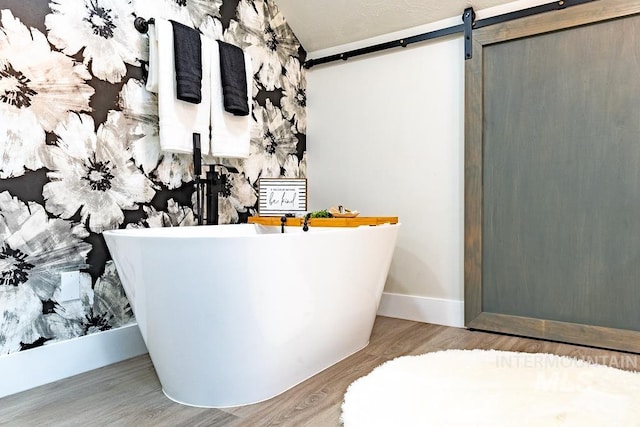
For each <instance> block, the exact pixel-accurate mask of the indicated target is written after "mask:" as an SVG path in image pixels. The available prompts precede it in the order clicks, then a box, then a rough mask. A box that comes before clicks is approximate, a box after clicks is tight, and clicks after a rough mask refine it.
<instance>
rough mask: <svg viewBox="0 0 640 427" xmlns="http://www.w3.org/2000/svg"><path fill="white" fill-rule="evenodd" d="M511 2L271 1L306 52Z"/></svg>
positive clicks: (440, 0) (447, 0) (400, 0)
mask: <svg viewBox="0 0 640 427" xmlns="http://www.w3.org/2000/svg"><path fill="white" fill-rule="evenodd" d="M512 1H513V0H384V1H383V0H275V2H276V4H277V5H278V7H279V8H280V11H281V12H282V14H283V15H284V17H285V19H286V20H287V22H288V23H289V25H290V26H291V29H292V30H293V32H294V33H295V34H296V36H298V39H299V40H300V42H301V43H302V46H304V48H305V49H306V50H307V52H314V51H317V50H321V49H327V48H330V47H335V46H339V45H343V44H346V43H351V42H355V41H359V40H364V39H367V38H370V37H375V36H379V35H382V34H387V33H391V32H394V31H399V30H404V29H407V28H411V27H417V26H419V25H424V24H431V23H433V22H436V21H440V20H442V19H446V18H452V17H456V16H460V18H461V19H462V12H463V11H464V9H466V8H467V7H473V8H474V10H476V11H477V10H481V9H486V8H489V7H493V6H498V5H503V4H506V3H510V2H512Z"/></svg>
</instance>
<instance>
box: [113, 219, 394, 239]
mask: <svg viewBox="0 0 640 427" xmlns="http://www.w3.org/2000/svg"><path fill="white" fill-rule="evenodd" d="M401 225H402V223H400V222H397V223H395V224H392V223H388V222H387V223H384V224H377V225H358V226H356V227H318V226H315V227H314V226H313V225H309V230H308V232H310V233H345V232H354V231H357V230H362V229H364V228H369V227H399V226H401ZM214 227H225V228H231V227H234V228H236V229H237V230H240V228H242V229H243V231H244V230H255V231H257V230H259V229H260V228H266V229H273V230H275V229H277V230H279V229H280V227H281V226H280V225H261V224H221V225H187V226H180V227H149V228H120V229H114V230H105V231H103V234H104V235H107V236H130V237H136V238H143V239H160V238H161V239H185V238H189V239H211V238H215V239H238V238H243V237H257V238H261V239H264V238H280V237H281V236H282V234H289V235H290V236H291V235H302V234H306V233H307V232H305V231H303V230H302V227H301V226H293V225H287V226H285V231H289V232H288V233H287V232H285V233H278V232H274V233H259V232H255V233H251V232H242V233H238V234H215V233H203V234H199V235H190V234H189V235H185V234H181V233H179V230H181V231H186V230H190V231H191V230H194V229H200V230H213V229H214ZM275 236H278V237H275Z"/></svg>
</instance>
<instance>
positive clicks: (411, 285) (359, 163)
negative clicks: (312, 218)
mask: <svg viewBox="0 0 640 427" xmlns="http://www.w3.org/2000/svg"><path fill="white" fill-rule="evenodd" d="M541 3H546V2H545V1H530V0H527V1H519V2H514V3H511V4H509V5H506V6H501V7H499V8H492V9H487V10H485V11H476V12H477V19H482V18H485V17H489V16H493V15H497V14H502V13H506V12H509V11H512V10H517V9H523V8H526V7H531V6H535V5H537V4H541ZM461 15H462V11H461ZM458 23H460V18H452V19H451V20H446V21H441V22H440V23H436V24H432V25H431V26H425V27H422V28H419V29H413V31H412V30H407V31H404V32H403V33H394V34H393V35H388V36H386V37H378V38H376V39H371V40H368V41H363V42H360V43H356V44H351V45H348V46H341V47H338V48H335V49H329V50H324V51H319V52H312V53H310V55H309V57H310V58H318V57H321V56H325V55H329V54H334V53H337V52H342V51H346V50H350V49H354V48H358V47H362V46H368V45H372V44H375V43H380V42H383V41H388V40H394V39H398V38H400V37H405V36H407V35H415V34H419V33H421V32H426V31H430V30H432V29H434V28H442V27H445V26H449V25H455V24H458ZM307 106H308V110H307V120H308V122H307V150H308V151H307V156H308V171H307V174H308V179H309V207H310V209H311V210H317V209H323V208H327V207H329V206H332V205H336V204H342V205H344V206H346V207H348V208H351V209H357V210H359V211H361V212H362V214H363V215H397V216H399V217H400V221H401V222H402V224H403V225H402V229H401V232H400V235H399V239H398V244H397V247H396V252H395V255H394V258H393V262H392V266H391V271H390V273H389V279H388V281H387V285H386V287H385V293H386V295H385V298H386V301H385V299H383V305H382V307H381V310H383V314H387V315H396V317H404V318H414V319H416V320H423V321H429V322H433V323H441V324H449V325H453V326H462V325H463V319H462V312H463V297H464V283H463V280H464V274H463V262H464V256H463V255H464V254H463V239H464V214H463V211H464V156H463V153H464V44H463V38H462V35H461V34H460V35H454V36H450V37H447V38H440V39H435V40H431V41H427V42H422V43H418V44H414V45H410V46H408V47H406V48H395V49H390V50H386V51H382V52H378V53H375V54H370V55H366V56H361V57H356V58H351V59H349V60H347V61H338V62H333V63H329V64H325V65H320V66H316V67H313V68H312V69H310V70H309V71H308V74H307ZM390 298H391V300H392V301H391V300H390ZM390 301H391V302H392V303H390ZM396 303H397V304H396ZM390 307H391V308H390ZM430 313H431V314H430ZM433 313H438V314H436V315H433Z"/></svg>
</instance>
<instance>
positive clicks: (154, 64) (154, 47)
mask: <svg viewBox="0 0 640 427" xmlns="http://www.w3.org/2000/svg"><path fill="white" fill-rule="evenodd" d="M147 35H148V36H149V75H148V76H147V83H146V85H145V86H146V88H147V90H148V91H149V92H153V93H158V69H159V68H160V67H159V66H158V38H157V37H156V26H155V24H154V23H149V30H148V31H147Z"/></svg>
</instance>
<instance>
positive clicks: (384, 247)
mask: <svg viewBox="0 0 640 427" xmlns="http://www.w3.org/2000/svg"><path fill="white" fill-rule="evenodd" d="M398 228H399V224H396V225H389V224H385V225H379V226H375V227H373V226H362V227H356V228H317V227H316V228H314V227H311V228H310V229H309V232H306V233H305V232H302V230H301V228H300V227H286V228H285V233H284V234H281V233H280V227H265V226H261V225H255V224H236V225H217V226H194V227H173V228H171V227H170V228H150V229H126V230H113V231H106V232H104V233H103V235H104V238H105V240H106V242H107V245H108V247H109V251H110V252H111V255H112V257H113V260H114V263H115V265H116V268H117V271H118V274H119V276H120V279H121V281H122V284H123V286H124V289H125V291H126V294H127V297H128V298H129V301H130V303H131V307H132V308H133V311H134V313H135V316H136V319H137V321H138V325H139V327H140V331H141V333H142V337H143V338H144V341H145V343H146V345H147V348H148V350H149V355H150V357H151V360H152V362H153V364H154V366H155V369H156V371H157V373H158V377H159V379H160V382H161V384H162V388H163V391H164V393H165V394H166V395H167V396H168V397H169V398H170V399H172V400H174V401H176V402H179V403H183V404H186V405H191V406H200V407H229V406H239V405H246V404H250V403H257V402H260V401H263V400H266V399H269V398H271V397H274V396H276V395H278V394H280V393H282V392H284V391H286V390H287V389H289V388H291V387H293V386H295V385H296V384H298V383H300V382H302V381H304V380H305V379H307V378H309V377H311V376H313V375H315V374H317V373H318V372H320V371H322V370H324V369H326V368H328V367H329V366H331V365H333V364H335V363H336V362H338V361H340V360H342V359H344V358H345V357H347V356H349V355H351V354H353V353H355V352H356V351H358V350H360V349H362V348H363V347H365V346H366V345H367V344H368V343H369V337H370V335H371V329H372V327H373V322H374V320H375V316H376V311H377V309H378V305H379V302H380V297H381V295H382V290H383V287H384V284H385V280H386V277H387V273H388V271H389V265H390V263H391V257H392V255H393V251H394V247H395V242H396V236H397V231H398Z"/></svg>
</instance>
